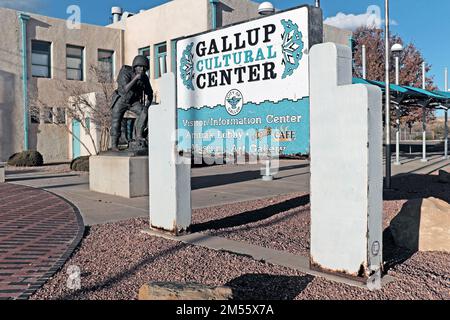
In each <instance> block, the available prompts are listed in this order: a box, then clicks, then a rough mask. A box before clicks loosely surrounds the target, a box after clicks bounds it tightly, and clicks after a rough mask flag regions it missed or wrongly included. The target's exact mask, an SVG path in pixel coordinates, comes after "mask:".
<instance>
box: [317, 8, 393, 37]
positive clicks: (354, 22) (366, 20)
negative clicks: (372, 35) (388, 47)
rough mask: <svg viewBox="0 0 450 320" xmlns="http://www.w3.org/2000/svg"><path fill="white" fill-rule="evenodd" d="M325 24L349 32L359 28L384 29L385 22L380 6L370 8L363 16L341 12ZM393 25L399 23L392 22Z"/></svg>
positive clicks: (326, 20)
mask: <svg viewBox="0 0 450 320" xmlns="http://www.w3.org/2000/svg"><path fill="white" fill-rule="evenodd" d="M324 23H325V24H328V25H332V26H335V27H338V28H342V29H347V30H352V31H354V30H356V29H358V28H359V27H376V28H382V26H383V24H384V20H383V19H381V9H380V7H378V6H369V7H368V8H367V11H366V13H362V14H351V13H350V14H345V13H343V12H339V13H338V14H337V15H336V16H334V17H329V18H326V19H325V21H324ZM390 23H391V25H394V26H396V25H398V23H397V21H395V20H391V21H390Z"/></svg>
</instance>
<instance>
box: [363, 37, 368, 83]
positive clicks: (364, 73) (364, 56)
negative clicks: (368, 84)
mask: <svg viewBox="0 0 450 320" xmlns="http://www.w3.org/2000/svg"><path fill="white" fill-rule="evenodd" d="M366 64H367V61H366V46H365V45H364V44H363V45H362V77H363V79H366V77H367V74H366V73H367V69H366Z"/></svg>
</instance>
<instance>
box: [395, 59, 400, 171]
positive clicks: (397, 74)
mask: <svg viewBox="0 0 450 320" xmlns="http://www.w3.org/2000/svg"><path fill="white" fill-rule="evenodd" d="M399 69H400V57H399V56H398V55H397V56H396V57H395V84H396V85H399V84H400V72H399V71H400V70H399ZM395 109H396V110H395V111H396V119H395V124H396V126H397V128H396V131H395V162H394V164H395V165H401V163H400V105H399V104H397V105H396V107H395Z"/></svg>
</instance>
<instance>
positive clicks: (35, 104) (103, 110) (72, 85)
mask: <svg viewBox="0 0 450 320" xmlns="http://www.w3.org/2000/svg"><path fill="white" fill-rule="evenodd" d="M89 72H90V73H91V76H92V79H94V83H95V88H92V87H90V88H87V87H86V85H82V84H80V83H77V82H72V81H65V82H59V83H58V85H57V86H58V91H59V92H60V93H61V95H60V96H59V97H52V101H51V103H48V102H45V101H43V100H42V99H40V98H39V96H38V95H33V96H31V97H30V102H31V103H30V113H31V115H32V116H34V117H40V114H41V111H42V110H46V111H47V112H49V113H50V114H51V117H49V119H48V121H49V122H50V123H53V124H55V125H58V126H63V127H64V128H65V129H66V130H67V132H68V133H69V134H70V135H72V137H74V138H75V139H77V140H78V141H79V142H80V144H81V145H82V146H83V148H84V149H85V150H86V151H87V152H88V153H89V154H90V155H92V152H91V150H90V148H89V147H88V146H87V145H86V143H84V142H83V141H82V139H80V138H79V137H77V136H76V135H74V134H73V132H72V130H71V128H70V125H67V124H66V123H65V121H61V109H63V110H64V113H65V115H66V116H67V118H68V119H72V120H76V121H78V122H79V123H80V125H81V126H82V127H83V128H84V130H85V132H86V133H87V135H88V137H89V139H90V140H91V143H92V146H93V148H94V153H95V154H96V155H97V154H99V153H100V152H101V151H106V150H108V146H109V139H110V125H111V109H110V103H111V97H112V94H113V92H114V89H115V87H114V83H113V82H112V78H111V73H110V71H109V70H105V69H102V68H100V67H98V66H90V67H89ZM90 85H92V83H90ZM92 92H95V99H92V95H89V93H92ZM88 119H89V120H88ZM90 123H92V124H94V125H95V128H96V130H97V131H98V132H99V134H100V139H99V146H98V147H97V144H96V142H95V139H94V136H93V133H92V131H91V129H90Z"/></svg>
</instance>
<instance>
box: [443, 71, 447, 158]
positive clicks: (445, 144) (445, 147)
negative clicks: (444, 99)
mask: <svg viewBox="0 0 450 320" xmlns="http://www.w3.org/2000/svg"><path fill="white" fill-rule="evenodd" d="M444 73H445V76H444V79H445V81H444V89H445V92H448V69H447V68H445V72H444ZM444 117H445V119H444V121H445V123H444V126H445V136H444V157H443V158H444V159H445V160H447V159H448V110H445V115H444Z"/></svg>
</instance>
